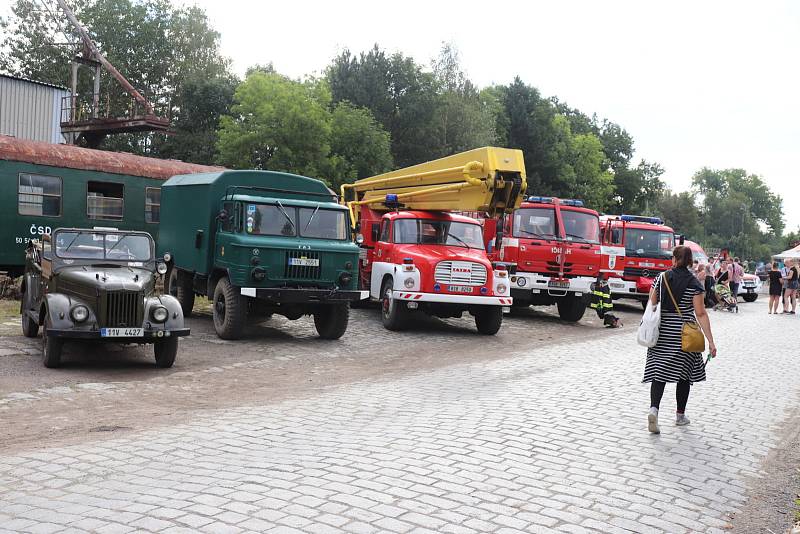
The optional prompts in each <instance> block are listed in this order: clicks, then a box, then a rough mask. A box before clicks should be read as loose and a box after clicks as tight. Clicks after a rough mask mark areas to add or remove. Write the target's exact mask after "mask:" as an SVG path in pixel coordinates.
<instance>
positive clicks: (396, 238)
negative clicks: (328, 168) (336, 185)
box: [342, 147, 526, 334]
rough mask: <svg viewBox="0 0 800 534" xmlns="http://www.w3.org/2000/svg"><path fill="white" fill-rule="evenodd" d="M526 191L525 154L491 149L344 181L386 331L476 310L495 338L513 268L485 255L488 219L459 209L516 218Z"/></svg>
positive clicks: (364, 270) (364, 279)
mask: <svg viewBox="0 0 800 534" xmlns="http://www.w3.org/2000/svg"><path fill="white" fill-rule="evenodd" d="M525 186H526V183H525V167H524V163H523V157H522V153H521V151H519V150H510V149H503V148H492V147H487V148H481V149H475V150H471V151H468V152H463V153H461V154H455V155H453V156H449V157H446V158H442V159H439V160H435V161H432V162H428V163H423V164H420V165H415V166H412V167H408V168H405V169H400V170H398V171H394V172H390V173H386V174H382V175H379V176H374V177H372V178H365V179H363V180H358V181H357V182H355V183H353V184H345V185H343V186H342V201H343V202H344V203H345V204H346V205H347V206H348V207H349V208H350V213H351V216H352V221H353V223H354V225H355V228H356V229H357V230H358V231H359V232H360V234H359V238H358V239H357V241H358V242H360V245H361V247H362V254H361V266H360V267H361V269H360V280H361V287H362V288H364V289H368V290H369V292H370V296H371V298H373V299H376V300H379V301H380V302H381V314H382V320H383V325H384V326H385V327H386V328H388V329H390V330H399V329H402V328H404V327H405V326H406V325H407V323H408V319H409V316H410V314H411V313H413V312H414V310H418V311H422V312H425V313H428V314H430V315H435V316H438V317H460V316H461V315H462V314H463V313H464V312H469V313H470V314H472V315H473V316H474V317H475V324H476V326H477V329H478V331H479V332H480V333H482V334H495V333H496V332H497V331H498V330H499V328H500V325H501V323H502V317H503V309H504V308H506V309H508V308H509V307H510V306H511V303H512V299H511V295H510V288H509V276H508V272H507V271H506V270H505V269H498V270H495V269H494V268H493V266H492V264H491V262H490V261H489V259H488V258H487V255H486V251H485V249H484V241H483V229H482V227H481V225H480V223H479V222H478V221H476V220H475V219H472V218H470V217H465V216H463V215H459V214H456V213H455V212H463V211H479V212H482V213H487V214H489V215H495V214H502V213H510V212H511V211H512V210H513V209H514V208H515V207H517V206H518V205H519V203H520V201H521V199H522V192H524V191H525Z"/></svg>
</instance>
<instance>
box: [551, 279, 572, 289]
mask: <svg viewBox="0 0 800 534" xmlns="http://www.w3.org/2000/svg"><path fill="white" fill-rule="evenodd" d="M547 287H554V288H557V289H569V280H550V281H549V282H547Z"/></svg>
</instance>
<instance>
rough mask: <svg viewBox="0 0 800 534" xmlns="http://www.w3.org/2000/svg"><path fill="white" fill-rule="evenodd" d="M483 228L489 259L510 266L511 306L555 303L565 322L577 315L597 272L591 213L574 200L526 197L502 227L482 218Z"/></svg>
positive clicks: (595, 221)
mask: <svg viewBox="0 0 800 534" xmlns="http://www.w3.org/2000/svg"><path fill="white" fill-rule="evenodd" d="M484 228H485V235H486V242H487V247H488V249H489V250H490V254H489V256H490V258H492V259H494V260H498V261H502V262H508V263H513V264H516V273H513V274H512V275H511V296H512V297H514V307H527V306H530V305H534V306H542V305H545V306H548V305H553V304H555V305H556V306H557V307H558V314H559V316H560V317H561V318H562V319H564V320H566V321H578V320H580V318H581V317H583V314H584V312H585V311H586V304H587V300H588V293H589V291H590V289H589V287H590V285H591V284H592V282H594V281H595V280H596V278H597V273H598V272H599V271H600V252H601V251H600V223H599V215H598V213H597V212H596V211H594V210H591V209H588V208H586V207H584V205H583V202H582V201H580V200H562V199H558V198H553V197H539V196H532V197H528V198H527V199H526V200H525V202H523V203H522V205H521V206H520V207H519V208H518V209H517V210H515V211H514V213H513V215H512V216H507V217H505V220H504V223H503V225H502V226H498V223H497V221H494V220H486V221H485V225H484ZM499 228H502V229H503V232H502V233H503V236H502V237H501V236H498V233H499V232H498V229H499ZM498 243H499V245H500V246H499V249H498V246H497V245H498Z"/></svg>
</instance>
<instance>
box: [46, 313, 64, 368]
mask: <svg viewBox="0 0 800 534" xmlns="http://www.w3.org/2000/svg"><path fill="white" fill-rule="evenodd" d="M49 327H50V318H49V317H45V318H44V330H43V331H42V356H43V363H44V366H45V367H47V368H48V369H54V368H56V367H58V366H59V365H61V349H62V348H63V347H64V340H62V339H61V338H60V337H55V336H49V335H47V330H48V329H49Z"/></svg>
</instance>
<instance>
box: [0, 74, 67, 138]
mask: <svg viewBox="0 0 800 534" xmlns="http://www.w3.org/2000/svg"><path fill="white" fill-rule="evenodd" d="M65 96H69V91H68V90H67V88H66V87H59V86H57V85H50V84H47V83H41V82H34V81H32V80H26V79H24V78H16V77H13V76H7V75H5V74H0V134H2V135H13V136H14V137H17V138H19V139H27V140H31V141H44V142H47V143H63V142H64V137H63V136H62V135H61V123H60V121H61V99H62V98H63V97H65Z"/></svg>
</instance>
